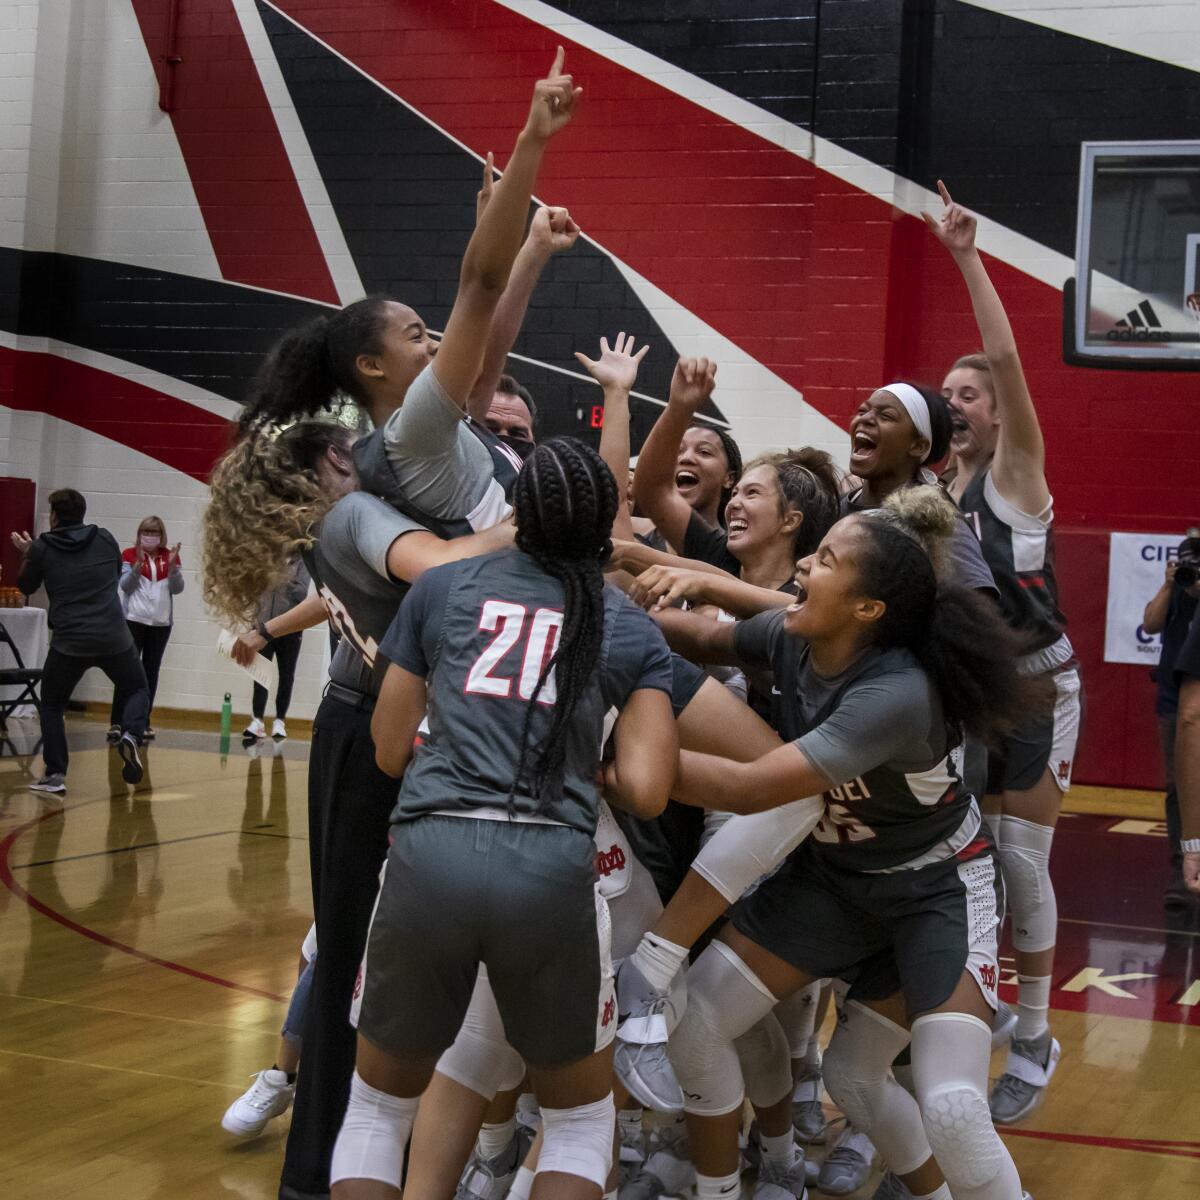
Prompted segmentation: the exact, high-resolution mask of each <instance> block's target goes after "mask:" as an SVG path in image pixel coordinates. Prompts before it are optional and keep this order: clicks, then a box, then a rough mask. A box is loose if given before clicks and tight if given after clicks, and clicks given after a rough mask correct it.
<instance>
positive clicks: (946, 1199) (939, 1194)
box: [913, 1183, 954, 1200]
mask: <svg viewBox="0 0 1200 1200" xmlns="http://www.w3.org/2000/svg"><path fill="white" fill-rule="evenodd" d="M913 1200H954V1197H953V1196H951V1195H950V1185H949V1184H948V1183H943V1184H942V1186H941V1187H940V1188H938V1190H937V1191H936V1192H926V1193H925V1195H923V1196H914V1197H913Z"/></svg>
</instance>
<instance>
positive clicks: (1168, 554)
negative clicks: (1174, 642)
mask: <svg viewBox="0 0 1200 1200" xmlns="http://www.w3.org/2000/svg"><path fill="white" fill-rule="evenodd" d="M1181 541H1183V535H1182V534H1179V533H1114V534H1112V535H1111V541H1110V542H1109V547H1108V613H1107V618H1106V620H1105V625H1104V661H1105V662H1111V663H1140V664H1141V665H1143V666H1147V667H1153V666H1156V665H1157V664H1158V656H1159V654H1160V653H1161V651H1162V638H1161V637H1160V636H1159V635H1158V634H1156V633H1155V634H1150V633H1146V632H1145V630H1143V629H1142V613H1143V611H1144V610H1145V608H1146V604H1147V603H1148V602H1149V600H1150V599H1151V597H1152V596H1153V595H1154V593H1155V592H1157V591H1158V589H1159V588H1160V587H1161V586H1162V582H1163V579H1164V577H1165V574H1166V570H1167V563H1168V562H1170V560H1171V559H1173V558H1175V557H1176V555H1177V553H1178V550H1179V543H1180V542H1181Z"/></svg>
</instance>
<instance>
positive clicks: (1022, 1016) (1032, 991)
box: [1013, 975, 1051, 1041]
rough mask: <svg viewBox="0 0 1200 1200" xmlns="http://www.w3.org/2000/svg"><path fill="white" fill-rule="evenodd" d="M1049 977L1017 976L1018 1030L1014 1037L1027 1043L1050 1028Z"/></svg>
mask: <svg viewBox="0 0 1200 1200" xmlns="http://www.w3.org/2000/svg"><path fill="white" fill-rule="evenodd" d="M1050 980H1051V976H1049V975H1038V976H1034V975H1018V976H1017V1028H1016V1031H1015V1032H1014V1033H1013V1037H1015V1038H1020V1039H1021V1040H1022V1041H1027V1040H1028V1039H1029V1038H1035V1037H1038V1036H1039V1035H1040V1034H1042V1033H1045V1032H1046V1030H1047V1029H1049V1028H1050V1022H1049V1020H1048V1019H1047V1018H1048V1017H1049V1015H1050Z"/></svg>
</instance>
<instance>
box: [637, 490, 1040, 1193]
mask: <svg viewBox="0 0 1200 1200" xmlns="http://www.w3.org/2000/svg"><path fill="white" fill-rule="evenodd" d="M956 520H957V517H956V515H955V513H954V511H953V508H952V507H951V505H950V504H949V502H948V501H947V500H946V499H945V498H944V497H942V496H940V495H939V494H938V493H937V492H936V491H935V490H934V489H932V488H912V489H910V488H901V489H898V490H897V491H896V492H895V493H894V494H893V496H892V497H891V498H890V499H889V500H888V502H887V504H886V505H885V506H884V509H883V510H882V511H879V512H868V513H861V514H853V515H850V516H848V517H846V518H843V519H842V520H841V521H839V522H838V523H837V524H836V525H834V526H833V528H832V529H831V530H830V531H829V533H828V534H827V535H826V536H825V538H824V539H823V540H822V542H821V544H820V546H819V547H818V548H817V550H816V551H815V553H813V554H810V555H809V556H808V557H806V558H804V559H803V560H801V562H800V563H799V565H798V568H797V572H796V580H797V598H796V600H795V602H794V603H792V604H791V605H789V606H788V607H787V608H786V609H785V610H783V611H774V612H770V613H762V614H760V615H759V616H756V617H753V618H751V619H750V620H748V621H742V622H738V623H736V624H733V625H730V624H721V623H717V622H714V621H709V620H705V619H704V618H703V617H700V616H698V615H696V614H689V613H680V612H677V611H673V610H672V611H664V612H661V613H658V614H657V619H658V620H659V623H660V625H661V626H662V628H663V629H664V632H665V633H666V634H667V639H668V642H669V643H670V644H671V646H672V648H673V649H674V650H676V651H677V652H679V653H683V654H685V655H686V656H687V657H689V658H692V659H693V660H696V661H702V662H723V663H730V664H735V665H739V666H742V667H744V668H754V667H764V666H765V667H769V668H770V669H771V670H772V671H773V672H774V677H775V681H776V685H777V687H778V689H779V706H778V716H779V725H778V727H779V731H780V733H781V734H782V736H783V737H784V739H785V741H786V742H787V743H788V744H787V745H785V746H784V747H782V748H780V749H778V750H774V751H772V752H771V753H770V754H767V755H765V756H764V757H761V758H759V759H758V760H757V761H755V762H751V763H737V764H735V763H733V762H732V761H730V760H728V759H722V758H718V757H714V756H712V755H707V754H699V753H692V752H687V751H685V752H683V753H681V755H680V770H679V775H678V777H677V779H676V782H675V785H674V787H673V788H672V789H671V794H672V796H673V797H674V798H675V799H676V800H678V801H680V802H682V803H684V804H690V805H695V806H701V807H706V808H715V809H718V810H723V811H728V812H735V813H742V814H747V813H759V812H765V811H768V810H770V809H772V808H775V807H776V806H780V805H784V804H787V803H790V802H793V801H794V800H795V798H796V797H798V796H810V795H822V796H823V797H824V802H825V815H824V817H823V818H822V819H821V821H820V822H819V823H818V825H817V827H816V829H815V831H814V832H813V834H812V837H811V838H809V840H807V841H806V842H804V843H803V844H801V845H800V847H799V848H798V849H797V850H795V851H794V852H793V853H792V854H791V855H790V856H789V857H788V858H787V860H786V861H785V863H784V865H783V866H782V867H781V868H780V869H779V871H777V872H776V873H775V874H774V875H772V876H770V878H768V879H767V880H765V881H764V882H763V883H761V884H760V885H759V887H758V888H757V890H755V891H753V892H752V893H750V894H749V895H748V896H746V897H744V898H743V899H742V900H741V901H740V902H739V903H738V904H737V905H736V906H735V908H734V909H733V912H732V914H731V922H730V924H729V925H728V926H727V927H726V929H725V930H724V931H722V932H721V933H720V934H719V935H718V939H717V941H716V942H714V943H713V944H712V945H711V946H709V948H708V949H706V950H705V951H704V953H703V954H702V955H701V956H700V957H699V958H698V959H697V961H696V963H695V965H694V966H693V967H692V969H691V970H690V972H689V973H688V977H687V986H688V1010H687V1014H686V1015H685V1017H684V1019H683V1021H682V1023H681V1024H680V1026H679V1027H678V1029H677V1030H676V1032H675V1033H674V1034H673V1035H672V1039H671V1058H672V1062H673V1063H674V1065H675V1069H676V1072H677V1074H678V1076H679V1082H680V1084H681V1085H682V1087H683V1091H684V1094H685V1097H686V1100H687V1103H686V1111H687V1113H688V1116H689V1125H690V1144H691V1147H692V1150H693V1154H694V1156H695V1161H696V1167H697V1172H698V1177H699V1178H698V1194H700V1195H716V1194H719V1193H720V1192H721V1190H722V1188H723V1187H725V1186H726V1185H727V1184H729V1182H730V1181H731V1180H732V1181H736V1180H737V1177H738V1162H739V1160H738V1148H737V1131H738V1125H739V1123H740V1119H741V1111H742V1100H743V1095H742V1093H743V1087H742V1076H741V1072H740V1069H739V1066H738V1058H737V1053H736V1051H735V1049H734V1045H733V1043H734V1041H735V1040H736V1039H737V1038H739V1037H741V1036H742V1035H743V1034H744V1033H745V1032H746V1030H748V1029H749V1028H751V1027H752V1026H753V1025H754V1024H755V1023H756V1022H758V1021H760V1020H761V1019H762V1018H763V1016H764V1014H765V1013H767V1012H769V1011H770V1010H771V1009H772V1008H773V1007H774V1006H775V1005H776V1003H777V1002H778V1001H779V1000H781V999H783V998H786V997H788V996H790V995H791V994H793V993H794V992H796V991H797V990H799V989H800V988H803V987H805V986H807V985H808V984H809V983H810V982H811V981H812V980H814V979H819V978H823V977H833V978H842V979H844V980H846V981H847V982H848V983H849V984H850V991H849V997H848V1000H847V1003H846V1006H845V1009H844V1013H843V1016H842V1019H841V1020H840V1021H839V1025H838V1029H837V1031H836V1033H835V1034H834V1038H833V1041H832V1042H831V1043H830V1046H829V1049H828V1051H827V1053H826V1056H825V1084H826V1087H827V1089H828V1090H829V1093H830V1095H831V1096H832V1098H833V1100H834V1101H835V1103H837V1104H838V1105H839V1107H841V1108H842V1109H843V1111H845V1112H846V1113H847V1114H848V1115H849V1116H850V1117H851V1119H852V1120H853V1122H854V1124H855V1126H856V1127H857V1128H859V1129H861V1130H862V1131H863V1132H865V1133H866V1134H867V1135H868V1136H869V1137H870V1138H871V1139H872V1140H873V1141H874V1142H875V1144H876V1145H877V1146H878V1147H879V1149H880V1151H881V1153H882V1154H883V1156H884V1158H885V1159H886V1160H887V1162H888V1163H889V1165H890V1166H891V1167H892V1168H893V1170H895V1171H896V1173H897V1174H898V1175H899V1176H900V1178H901V1179H902V1181H903V1182H904V1183H905V1185H906V1186H907V1187H908V1188H909V1190H910V1191H911V1192H912V1194H913V1195H916V1196H922V1197H929V1198H932V1200H949V1197H950V1196H951V1195H955V1196H970V1197H971V1198H972V1200H1021V1197H1022V1196H1023V1192H1022V1189H1021V1185H1020V1182H1019V1180H1018V1177H1017V1172H1016V1168H1015V1167H1014V1166H1013V1163H1012V1159H1011V1158H1010V1156H1009V1154H1008V1152H1007V1150H1006V1149H1005V1148H1004V1145H1003V1143H1002V1142H1001V1141H1000V1139H999V1138H998V1137H997V1135H996V1132H995V1129H994V1128H993V1126H992V1122H991V1118H990V1115H989V1113H988V1109H987V1071H988V1062H989V1058H990V1053H991V1037H992V1030H991V1023H992V1018H993V1014H994V1011H995V1008H996V1003H997V999H996V982H997V976H998V963H997V954H998V930H999V923H1000V895H1001V889H1000V876H999V866H998V863H997V859H996V850H995V846H994V843H993V841H992V839H991V837H990V835H989V831H988V828H987V826H986V825H985V824H984V822H983V820H982V818H981V815H980V812H979V807H978V804H977V803H976V801H975V798H974V797H973V796H972V794H971V792H970V791H969V789H967V788H965V787H964V786H963V784H962V782H961V780H960V778H959V776H958V774H957V772H956V770H955V768H954V765H953V762H952V759H951V757H950V753H951V751H952V750H953V748H954V747H955V745H956V743H957V742H958V741H959V740H960V738H961V737H962V735H963V733H964V732H966V733H969V734H971V735H973V736H975V737H977V738H979V739H981V740H985V741H991V740H994V739H996V738H999V737H1002V736H1003V735H1004V734H1005V733H1007V732H1008V731H1009V730H1011V729H1012V728H1014V727H1015V726H1016V725H1017V724H1018V722H1020V721H1022V720H1025V719H1027V718H1028V714H1029V713H1030V712H1038V711H1041V710H1042V709H1043V708H1044V707H1045V705H1044V704H1043V703H1042V701H1043V699H1044V695H1043V693H1044V688H1043V687H1042V686H1041V685H1040V683H1039V681H1037V680H1035V679H1032V678H1031V677H1029V676H1022V675H1021V674H1020V673H1019V672H1018V671H1017V669H1016V666H1015V662H1016V659H1017V658H1018V657H1019V654H1020V651H1021V649H1022V648H1023V647H1022V646H1021V644H1020V642H1019V639H1018V637H1017V635H1015V634H1014V633H1013V631H1011V630H1010V629H1009V628H1008V627H1007V626H1006V625H1005V624H1004V622H1003V621H1002V620H1001V618H1000V616H999V614H998V613H997V612H996V610H995V609H994V607H993V606H992V605H991V604H990V603H989V602H987V601H985V600H983V599H982V598H981V597H980V596H978V595H977V594H976V593H975V592H973V591H972V590H969V589H967V588H964V587H962V586H961V585H955V584H953V583H949V582H946V576H945V574H944V573H942V572H940V571H938V570H936V569H935V562H938V561H940V560H941V558H942V557H943V551H944V547H945V541H946V538H947V537H948V536H949V535H950V531H951V530H952V529H953V528H954V525H955V522H956ZM710 890H711V889H710ZM682 894H683V893H682V892H681V895H682ZM688 895H689V896H690V897H693V898H695V897H697V889H696V888H694V887H693V888H691V889H690V890H689V892H688ZM715 895H716V893H713V894H712V895H710V896H708V897H703V896H701V897H700V898H699V903H697V904H695V905H694V906H693V907H692V908H691V910H689V911H685V912H679V911H678V909H679V907H680V906H679V905H677V904H676V902H675V901H672V903H671V904H670V905H668V907H667V910H666V912H665V913H664V915H663V918H662V920H661V921H660V922H658V923H656V925H655V929H654V932H656V933H657V934H658V935H659V936H660V939H661V938H662V937H667V936H670V943H673V945H670V944H668V948H670V949H673V950H674V949H677V950H679V951H680V952H681V953H682V954H683V955H684V957H685V958H686V955H687V950H686V948H685V946H686V945H689V944H691V943H692V942H693V941H694V940H695V937H694V936H693V935H696V936H698V934H699V932H700V931H702V930H703V929H704V928H705V927H706V926H707V924H708V923H709V922H710V921H711V920H712V918H713V916H714V915H715V911H716V910H718V909H721V908H723V907H724V905H723V904H721V903H720V902H719V900H717V901H714V897H715ZM667 930H669V931H670V934H669V935H668V933H667V932H666V931H667ZM648 936H649V935H648ZM658 948H659V950H660V952H661V950H662V948H663V942H662V941H661V940H660V941H659V943H658ZM639 953H640V948H639ZM631 961H633V962H635V963H636V962H637V954H635V956H634V958H633V959H632V960H631ZM618 988H619V990H620V989H621V984H620V981H619V982H618ZM622 1007H623V1008H624V1007H625V1006H624V1003H623V1004H622ZM910 1041H911V1045H912V1059H913V1075H914V1082H915V1087H916V1099H915V1101H914V1099H913V1097H911V1096H910V1095H909V1094H908V1093H907V1092H905V1091H904V1090H903V1089H902V1088H900V1087H899V1086H898V1085H897V1084H896V1082H895V1080H894V1079H893V1078H892V1076H891V1066H892V1062H893V1060H894V1059H895V1057H896V1055H897V1054H898V1053H899V1052H900V1051H901V1050H903V1049H904V1048H905V1047H906V1046H907V1045H908V1044H909V1043H910ZM934 1154H936V1156H937V1159H936V1161H935V1160H934V1158H933V1155H934ZM938 1164H940V1167H941V1171H939V1168H938ZM942 1171H944V1173H945V1178H944V1179H943V1178H942V1174H941V1172H942ZM793 1191H794V1194H795V1195H798V1196H799V1195H801V1191H799V1190H795V1189H793Z"/></svg>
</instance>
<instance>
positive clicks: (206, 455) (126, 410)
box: [0, 346, 233, 483]
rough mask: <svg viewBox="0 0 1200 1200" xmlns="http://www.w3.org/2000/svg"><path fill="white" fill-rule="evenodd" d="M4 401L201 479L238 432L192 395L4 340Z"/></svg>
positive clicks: (0, 359) (0, 382)
mask: <svg viewBox="0 0 1200 1200" xmlns="http://www.w3.org/2000/svg"><path fill="white" fill-rule="evenodd" d="M0 404H5V405H7V406H8V407H9V408H15V409H20V410H21V411H23V412H44V413H47V414H48V415H49V416H52V417H57V418H59V420H62V421H69V422H70V423H71V424H72V425H79V426H80V427H81V428H83V429H89V430H91V431H92V432H93V433H98V434H100V435H101V436H102V437H106V438H110V439H111V440H112V441H114V442H119V443H121V445H123V446H130V447H132V448H133V449H134V450H139V451H140V452H141V453H142V454H146V455H148V456H149V457H150V458H153V459H156V460H157V461H158V462H161V463H163V464H164V465H165V466H168V467H173V468H174V469H175V470H177V471H182V472H183V473H184V474H185V475H190V476H191V477H192V478H193V479H198V480H200V481H201V482H202V483H203V482H206V481H207V480H208V475H209V472H210V471H211V470H212V466H213V463H214V462H215V461H216V459H217V458H218V457H219V456H220V455H221V454H223V453H224V452H225V450H226V449H227V448H228V446H229V438H230V435H231V433H232V431H233V426H232V424H231V423H230V422H229V421H226V420H225V419H224V418H223V417H218V416H216V415H215V414H213V413H210V412H207V411H206V410H205V409H203V408H199V407H197V406H196V405H195V404H189V403H188V402H187V401H186V400H180V399H178V398H177V397H175V396H164V395H163V394H162V392H156V391H154V390H153V389H152V388H148V387H145V386H143V385H142V384H140V383H134V382H133V381H132V380H129V379H122V378H121V377H120V376H117V375H112V374H110V373H109V372H107V371H101V370H99V369H98V368H96V367H89V366H86V365H85V364H83V363H78V362H73V361H72V360H70V359H66V358H59V357H58V356H57V355H53V354H43V353H36V352H30V351H24V350H13V349H10V348H8V347H5V346H0ZM14 469H15V468H14Z"/></svg>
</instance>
